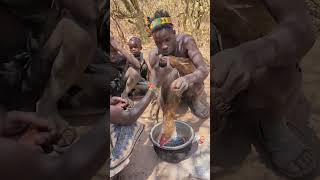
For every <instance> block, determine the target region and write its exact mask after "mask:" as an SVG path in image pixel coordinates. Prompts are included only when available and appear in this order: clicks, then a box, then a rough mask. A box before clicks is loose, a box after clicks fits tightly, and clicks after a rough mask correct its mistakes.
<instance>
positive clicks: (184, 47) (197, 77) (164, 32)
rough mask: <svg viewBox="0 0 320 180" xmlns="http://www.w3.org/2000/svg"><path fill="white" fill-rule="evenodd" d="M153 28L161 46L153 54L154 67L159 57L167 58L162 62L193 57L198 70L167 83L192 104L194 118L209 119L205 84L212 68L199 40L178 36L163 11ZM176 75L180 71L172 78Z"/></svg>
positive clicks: (155, 40) (151, 53) (151, 54)
mask: <svg viewBox="0 0 320 180" xmlns="http://www.w3.org/2000/svg"><path fill="white" fill-rule="evenodd" d="M159 18H165V19H166V20H165V21H161V22H160V19H159ZM162 22H164V23H162ZM150 29H151V33H152V37H153V39H154V42H155V44H156V46H157V49H155V50H153V51H151V52H150V55H149V59H150V66H151V68H153V66H154V64H156V62H158V61H159V55H162V56H164V57H162V59H163V60H164V61H168V62H169V61H170V59H169V58H168V56H175V57H185V58H189V59H190V60H191V61H192V63H193V64H194V65H195V67H196V71H194V72H193V73H191V74H188V75H185V76H182V77H178V78H177V79H175V80H174V81H173V82H167V81H166V82H165V83H166V84H168V83H170V84H171V85H170V87H171V90H169V91H171V92H173V93H175V94H176V95H178V96H180V97H181V99H182V100H185V101H187V102H188V103H189V107H190V109H191V111H192V112H193V113H194V115H196V116H197V117H199V118H201V119H206V118H208V117H209V104H208V103H207V102H206V94H205V92H204V84H203V81H204V79H205V78H206V77H207V76H208V74H209V69H208V66H207V64H206V63H205V60H204V58H203V56H202V54H201V52H200V51H199V49H198V47H197V45H196V43H195V40H194V39H193V38H192V37H191V36H190V35H187V34H183V33H182V34H176V32H175V30H174V29H173V24H172V22H171V19H170V15H169V13H168V12H166V11H163V10H159V11H156V12H155V14H154V18H153V19H152V22H151V26H150ZM176 75H178V73H177V71H175V70H172V72H171V73H170V74H169V75H168V76H170V77H173V76H176ZM163 93H170V92H163Z"/></svg>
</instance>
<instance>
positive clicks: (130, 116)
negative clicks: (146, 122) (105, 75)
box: [110, 90, 155, 125]
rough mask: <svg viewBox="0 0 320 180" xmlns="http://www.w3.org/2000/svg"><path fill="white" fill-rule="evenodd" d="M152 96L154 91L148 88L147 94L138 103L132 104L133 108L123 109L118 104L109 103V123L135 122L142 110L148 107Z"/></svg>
mask: <svg viewBox="0 0 320 180" xmlns="http://www.w3.org/2000/svg"><path fill="white" fill-rule="evenodd" d="M153 98H155V93H153V92H151V91H150V90H149V91H148V92H147V94H146V95H145V96H144V97H143V98H142V100H140V101H139V103H138V104H136V105H135V106H134V108H132V109H130V110H128V111H124V110H123V109H122V108H120V107H118V106H113V105H111V106H110V115H111V116H110V117H111V123H113V124H119V125H129V124H132V123H134V122H136V121H137V119H138V118H139V117H140V116H141V114H142V113H143V112H144V110H145V109H146V108H147V107H148V105H149V104H150V102H151V100H152V99H153Z"/></svg>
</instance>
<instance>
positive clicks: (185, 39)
mask: <svg viewBox="0 0 320 180" xmlns="http://www.w3.org/2000/svg"><path fill="white" fill-rule="evenodd" d="M177 41H178V42H179V41H180V42H181V43H183V44H188V43H189V42H195V40H194V38H193V37H192V36H191V35H190V34H186V33H180V34H179V35H178V36H177Z"/></svg>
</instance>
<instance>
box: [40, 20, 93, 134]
mask: <svg viewBox="0 0 320 180" xmlns="http://www.w3.org/2000/svg"><path fill="white" fill-rule="evenodd" d="M95 42H96V40H95V39H94V38H92V37H90V35H89V33H88V31H86V30H85V29H83V28H82V27H80V26H79V25H78V24H77V23H75V21H73V20H72V19H69V18H63V19H62V20H61V21H60V22H59V24H58V25H57V27H56V29H55V31H54V32H53V33H52V35H51V37H50V39H49V40H48V42H47V44H46V45H45V48H44V49H45V52H46V53H52V52H50V51H52V50H58V53H57V54H58V55H57V56H56V57H55V59H54V63H53V67H52V71H51V77H50V79H49V82H48V84H47V87H46V89H45V91H44V94H43V96H42V98H41V99H40V100H39V101H38V104H37V112H38V113H39V114H41V115H44V116H46V117H48V118H49V119H52V120H54V121H55V122H56V125H57V127H58V128H59V129H60V130H62V129H63V128H65V127H66V126H67V123H66V121H64V120H63V118H62V117H61V116H60V115H59V112H58V109H57V102H58V101H59V99H60V98H61V97H62V96H63V95H64V94H65V93H66V91H67V90H68V89H69V88H70V87H71V86H72V85H73V84H74V83H75V82H76V81H77V80H78V78H79V76H80V75H81V74H82V73H83V72H84V70H85V68H86V67H87V66H88V64H89V62H90V60H91V58H93V55H94V52H95V49H96V43H95Z"/></svg>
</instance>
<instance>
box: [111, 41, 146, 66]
mask: <svg viewBox="0 0 320 180" xmlns="http://www.w3.org/2000/svg"><path fill="white" fill-rule="evenodd" d="M110 44H111V46H112V47H113V48H114V49H115V50H116V51H119V52H120V53H121V54H122V55H123V56H124V57H125V58H126V60H127V61H128V62H129V63H131V64H132V65H133V66H134V67H135V68H136V69H140V63H139V61H138V59H136V58H135V57H134V56H133V55H132V54H131V53H129V52H128V51H126V50H125V49H123V48H122V47H121V45H120V44H119V43H118V42H117V40H115V38H114V37H113V36H112V35H111V36H110Z"/></svg>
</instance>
